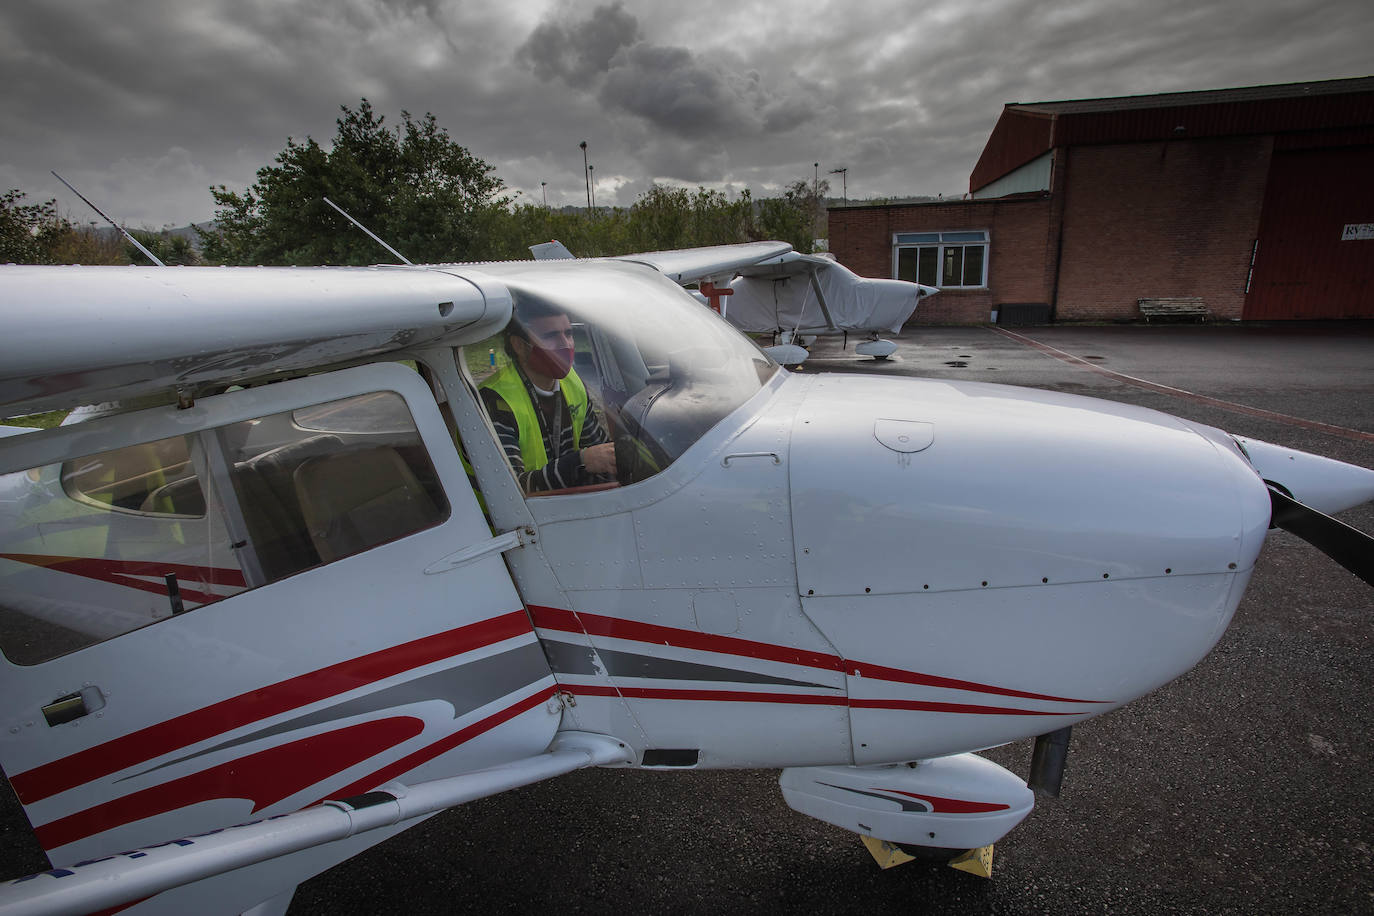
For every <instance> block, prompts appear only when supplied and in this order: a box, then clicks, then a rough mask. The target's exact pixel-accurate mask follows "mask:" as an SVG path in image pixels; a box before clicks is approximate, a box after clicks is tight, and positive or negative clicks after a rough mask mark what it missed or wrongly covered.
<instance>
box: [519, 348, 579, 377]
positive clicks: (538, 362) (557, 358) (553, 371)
mask: <svg viewBox="0 0 1374 916" xmlns="http://www.w3.org/2000/svg"><path fill="white" fill-rule="evenodd" d="M572 364H573V348H572V347H558V348H556V349H552V350H546V349H545V348H543V347H536V346H533V345H531V346H530V369H531V370H532V371H534V372H537V373H539V374H540V375H547V376H548V377H549V378H566V377H567V375H568V372H569V371H571V370H572Z"/></svg>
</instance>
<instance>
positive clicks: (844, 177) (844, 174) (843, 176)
mask: <svg viewBox="0 0 1374 916" xmlns="http://www.w3.org/2000/svg"><path fill="white" fill-rule="evenodd" d="M830 174H831V175H839V176H840V187H841V188H842V189H843V190H842V191H841V193H842V194H843V195H844V202H845V203H846V204H847V203H849V168H848V166H846V167H845V168H842V169H831V170H830Z"/></svg>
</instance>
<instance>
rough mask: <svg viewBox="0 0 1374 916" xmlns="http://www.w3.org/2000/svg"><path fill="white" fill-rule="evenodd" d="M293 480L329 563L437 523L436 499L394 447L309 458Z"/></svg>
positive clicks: (308, 524)
mask: <svg viewBox="0 0 1374 916" xmlns="http://www.w3.org/2000/svg"><path fill="white" fill-rule="evenodd" d="M294 478H295V485H296V495H297V497H298V498H299V499H300V505H301V511H302V513H303V514H304V516H305V523H306V528H307V530H308V531H309V532H310V539H311V541H312V542H313V543H314V545H315V549H316V550H318V551H319V554H320V559H321V560H323V561H324V562H326V563H328V562H330V561H332V560H337V559H339V558H341V557H346V556H349V555H351V554H355V553H358V552H359V551H362V550H366V549H367V548H369V547H374V546H376V545H378V544H383V543H385V542H387V541H392V540H395V539H396V538H399V537H404V536H405V535H407V534H410V533H412V532H414V531H418V530H419V529H421V528H427V527H429V526H430V525H433V524H434V523H435V522H437V521H439V516H440V512H439V510H438V508H437V507H436V506H435V504H434V500H433V499H432V498H431V497H430V496H429V494H428V493H426V492H425V488H424V487H423V486H422V485H421V484H420V481H419V480H418V479H417V478H416V476H415V473H414V472H413V471H412V470H411V469H410V466H409V465H407V464H406V462H405V460H404V459H402V458H401V456H400V454H398V453H397V451H396V449H394V448H387V447H382V448H370V449H364V450H359V451H349V452H335V453H332V454H328V455H318V456H316V457H313V458H307V459H306V460H305V461H304V462H303V463H302V464H301V465H300V466H299V467H298V468H296V470H295V473H294Z"/></svg>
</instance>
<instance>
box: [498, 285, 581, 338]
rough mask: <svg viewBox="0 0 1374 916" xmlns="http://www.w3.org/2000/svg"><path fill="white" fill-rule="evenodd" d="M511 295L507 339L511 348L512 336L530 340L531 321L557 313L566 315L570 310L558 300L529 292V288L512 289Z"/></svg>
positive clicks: (550, 316)
mask: <svg viewBox="0 0 1374 916" xmlns="http://www.w3.org/2000/svg"><path fill="white" fill-rule="evenodd" d="M510 295H511V303H512V308H511V318H510V323H509V324H507V325H506V341H507V347H508V348H509V346H510V344H509V341H510V338H511V337H520V338H523V339H524V340H529V339H530V335H529V330H528V328H529V323H530V322H531V321H534V320H536V319H538V318H552V317H554V316H555V315H566V314H568V310H567V309H566V308H564V307H563V306H561V305H559V304H558V303H556V302H553V301H551V300H549V299H546V298H544V297H543V296H541V295H539V294H537V293H532V292H529V291H528V290H520V289H512V290H511V291H510Z"/></svg>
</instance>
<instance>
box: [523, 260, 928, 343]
mask: <svg viewBox="0 0 1374 916" xmlns="http://www.w3.org/2000/svg"><path fill="white" fill-rule="evenodd" d="M730 247H731V246H724V247H722V248H721V249H718V250H728V249H729V248H730ZM695 250H698V251H699V250H702V249H695ZM530 251H531V252H532V253H533V254H534V256H535V258H536V259H537V260H566V259H569V258H572V257H574V255H573V253H572V252H571V251H569V250H568V248H567V246H565V245H564V244H563V243H562V242H559V241H557V240H555V241H552V242H544V243H542V244H539V245H531V246H530ZM673 255H674V252H668V251H657V252H649V253H647V254H635V255H625V256H623V257H621V258H618V259H616V260H626V261H636V262H640V263H648V264H651V265H654V266H658V265H660V264H671V262H672V260H673ZM665 273H668V274H669V275H672V271H671V269H669V270H665ZM682 282H690V283H693V284H696V285H697V286H698V288H697V289H695V290H693V294H694V295H695V296H696V297H697V298H698V299H699V300H700V301H701V302H702V303H703V304H706V305H709V306H711V308H713V309H715V310H716V311H718V312H720V314H721V315H723V316H724V317H725V319H726V320H727V321H729V322H730V323H731V324H733V325H734V326H735V327H737V328H739V329H740V330H741V331H744V332H745V333H746V334H754V335H763V334H768V335H771V336H772V338H773V340H774V342H775V344H776V346H777V347H779V348H782V347H786V348H788V349H786V350H782V349H778V350H773V351H771V352H772V353H773V354H774V356H775V358H777V359H778V361H779V362H781V363H784V364H787V365H791V364H793V363H799V362H802V361H803V360H804V359H805V357H806V352H805V350H804V349H803V348H801V347H800V346H799V344H802V343H806V345H807V346H810V343H809V341H812V340H814V339H815V338H816V337H820V336H831V335H835V336H839V335H843V336H845V337H848V336H849V335H851V334H852V335H856V336H861V337H862V338H863V339H862V340H860V341H859V342H858V343H857V344H856V346H855V352H856V353H858V354H859V355H860V356H872V357H874V358H875V359H886V358H887V357H889V356H891V355H892V354H893V353H894V352H896V349H897V345H896V344H894V343H893V342H892V341H890V340H884V339H882V338H881V337H880V336H879V335H880V334H883V333H889V334H898V333H901V330H902V325H904V324H906V321H907V319H908V318H910V317H911V316H912V315H913V314H914V313H915V312H916V307H917V306H918V305H920V303H921V302H922V300H924V299H926V298H928V297H930V296H933V295H935V294H936V293H938V292H939V291H940V290H939V289H937V288H936V287H934V286H922V285H921V284H919V283H909V282H907V281H906V280H888V279H882V278H873V277H861V276H859V275H858V274H856V273H854V272H853V271H852V270H850V269H849V268H847V267H845V266H844V265H843V264H840V263H839V262H838V261H837V260H835V258H834V256H833V255H830V254H802V253H801V252H798V251H786V252H784V253H782V254H779V255H777V256H775V257H770V258H765V259H763V260H761V261H757V262H755V263H751V264H746V265H745V266H743V267H739V268H737V269H736V270H734V271H726V272H724V273H721V274H717V275H705V276H698V275H697V272H695V271H693V272H692V275H691V276H690V278H689V279H688V280H685V281H682Z"/></svg>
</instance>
